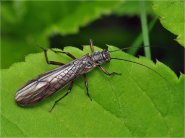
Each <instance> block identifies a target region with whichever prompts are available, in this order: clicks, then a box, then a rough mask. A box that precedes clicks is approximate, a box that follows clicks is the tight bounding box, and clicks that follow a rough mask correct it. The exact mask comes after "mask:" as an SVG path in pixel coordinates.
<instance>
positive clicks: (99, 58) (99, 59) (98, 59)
mask: <svg viewBox="0 0 185 138" xmlns="http://www.w3.org/2000/svg"><path fill="white" fill-rule="evenodd" d="M91 58H92V60H93V62H94V63H95V64H96V65H101V64H103V63H104V62H109V61H110V60H111V58H110V54H109V52H108V51H107V50H103V51H101V52H99V51H96V52H94V53H92V55H91Z"/></svg>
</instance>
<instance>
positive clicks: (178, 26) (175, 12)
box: [153, 0, 185, 47]
mask: <svg viewBox="0 0 185 138" xmlns="http://www.w3.org/2000/svg"><path fill="white" fill-rule="evenodd" d="M153 4H154V5H153V9H154V12H155V13H156V14H157V15H158V16H160V21H161V24H162V25H163V26H164V28H166V29H167V30H168V31H170V32H172V33H173V34H175V35H177V38H176V40H177V42H178V43H179V44H181V45H182V46H184V47H185V41H184V26H185V24H184V1H182V0H180V1H170V0H168V1H153Z"/></svg>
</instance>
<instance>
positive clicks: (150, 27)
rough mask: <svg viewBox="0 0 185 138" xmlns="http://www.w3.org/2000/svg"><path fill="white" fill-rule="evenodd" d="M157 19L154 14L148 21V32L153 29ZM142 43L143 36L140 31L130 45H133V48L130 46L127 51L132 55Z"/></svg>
mask: <svg viewBox="0 0 185 138" xmlns="http://www.w3.org/2000/svg"><path fill="white" fill-rule="evenodd" d="M157 19H158V17H157V16H156V17H154V18H153V19H152V21H151V22H150V23H149V25H148V31H149V32H150V31H151V30H152V29H153V27H154V25H155V23H156V21H157ZM142 43H143V36H142V33H140V34H139V35H138V36H137V38H136V39H135V41H134V42H133V43H132V44H131V47H134V48H130V49H129V50H128V51H127V52H128V53H130V54H132V55H135V54H136V52H137V50H138V49H139V48H140V47H141V46H142Z"/></svg>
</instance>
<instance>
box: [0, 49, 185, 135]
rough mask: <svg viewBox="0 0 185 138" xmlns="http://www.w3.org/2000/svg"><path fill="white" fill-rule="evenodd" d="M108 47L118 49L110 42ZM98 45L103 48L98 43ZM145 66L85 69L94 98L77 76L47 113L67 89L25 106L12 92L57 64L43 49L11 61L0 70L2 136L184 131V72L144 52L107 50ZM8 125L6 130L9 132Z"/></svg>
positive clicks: (56, 58)
mask: <svg viewBox="0 0 185 138" xmlns="http://www.w3.org/2000/svg"><path fill="white" fill-rule="evenodd" d="M109 49H110V50H114V49H116V48H115V47H113V46H109ZM64 50H65V51H68V52H71V53H72V54H73V55H75V56H76V57H80V56H82V55H84V54H86V53H87V52H89V47H85V48H84V51H81V50H79V49H77V48H72V47H66V48H65V49H64ZM96 50H101V49H99V48H96ZM48 52H49V59H50V60H54V61H62V62H64V63H67V62H69V61H70V60H71V59H70V58H69V57H67V56H66V55H60V54H55V53H53V52H51V51H48ZM111 56H112V57H119V58H124V59H129V60H132V61H135V62H139V63H142V64H145V65H147V66H149V67H150V68H152V69H154V70H155V71H157V72H158V73H160V74H161V75H162V76H163V77H164V78H165V79H166V81H165V80H164V79H162V77H160V76H159V75H158V74H156V73H155V72H153V71H151V70H149V69H148V68H145V67H143V66H140V65H137V64H132V63H129V62H123V61H116V60H115V61H114V60H112V61H111V62H110V63H107V64H105V65H104V67H105V68H106V69H107V70H108V71H109V72H112V71H116V72H119V73H122V75H121V76H113V77H110V76H106V75H105V74H103V73H102V72H101V71H100V70H98V69H94V70H93V71H91V72H89V73H88V74H87V76H88V81H89V92H90V94H91V97H92V99H93V100H92V101H90V100H89V98H88V97H87V95H86V91H85V86H84V82H83V78H82V77H80V78H78V79H76V81H75V84H74V87H73V89H72V92H71V93H70V94H69V95H68V96H67V97H66V98H64V99H63V100H62V101H60V103H59V104H58V105H57V106H56V107H55V108H54V110H53V111H52V112H51V113H49V112H48V110H49V109H50V108H51V106H52V105H53V103H54V101H55V100H56V99H58V98H59V97H61V95H62V94H64V93H65V92H66V88H65V89H62V90H60V91H59V92H57V93H56V94H54V95H53V96H51V97H49V98H47V99H46V100H44V101H42V102H40V103H38V104H36V105H35V106H32V107H28V108H23V107H19V106H17V105H16V103H15V101H14V99H15V94H16V91H17V90H18V89H19V88H20V87H21V86H23V85H24V84H25V83H26V82H27V81H28V80H30V79H33V78H35V77H36V76H37V75H39V74H41V73H44V72H46V71H48V70H51V69H53V68H56V66H53V65H47V64H46V62H45V59H44V55H43V53H37V54H30V55H29V56H27V57H26V59H25V62H20V63H15V64H14V65H12V66H11V67H10V68H9V69H3V70H1V73H2V84H1V85H2V86H1V96H2V98H1V99H2V101H1V109H2V110H1V111H2V112H1V117H2V118H1V121H2V125H3V126H2V128H3V129H2V136H7V137H8V136H14V137H21V136H29V137H39V136H42V137H48V136H49V137H54V136H58V137H62V136H64V137H66V136H68V137H70V136H71V137H72V136H79V137H80V136H83V137H85V136H86V137H95V136H99V137H105V136H106V137H107V136H109V137H110V136H112V137H115V136H117V137H126V136H146V137H148V136H150V137H154V136H172V137H173V136H176V137H177V136H181V137H182V136H183V132H184V126H183V119H184V116H183V113H184V106H183V105H184V96H183V90H184V78H185V76H184V75H181V77H180V78H179V79H178V78H177V76H176V75H175V74H174V72H173V71H172V70H170V69H169V68H168V67H167V66H165V65H164V64H162V63H160V62H157V64H154V63H153V62H152V61H150V60H149V59H146V58H144V57H140V58H136V57H133V56H131V55H128V54H126V53H124V52H121V51H119V52H114V53H111ZM7 130H9V131H7Z"/></svg>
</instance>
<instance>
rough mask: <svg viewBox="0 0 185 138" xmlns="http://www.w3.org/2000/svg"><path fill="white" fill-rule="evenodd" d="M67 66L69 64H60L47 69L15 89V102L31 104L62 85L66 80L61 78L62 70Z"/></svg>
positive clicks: (24, 104)
mask: <svg viewBox="0 0 185 138" xmlns="http://www.w3.org/2000/svg"><path fill="white" fill-rule="evenodd" d="M69 67H70V65H67V66H66V65H64V67H63V66H62V67H59V68H57V69H55V70H52V71H49V72H47V73H45V74H43V75H41V76H39V77H38V78H37V79H34V80H32V81H30V82H28V83H27V84H26V85H25V86H24V87H22V88H21V89H19V90H18V91H17V93H16V97H15V99H16V102H17V103H18V104H19V105H22V106H27V105H31V104H34V103H36V102H38V101H40V100H42V99H44V98H46V97H48V96H50V95H51V94H53V93H54V92H56V91H57V90H58V89H60V88H62V87H64V86H65V85H66V84H67V83H68V82H67V81H64V80H63V79H62V78H63V77H65V74H64V72H66V70H67V69H68V68H69ZM61 75H62V76H61Z"/></svg>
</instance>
